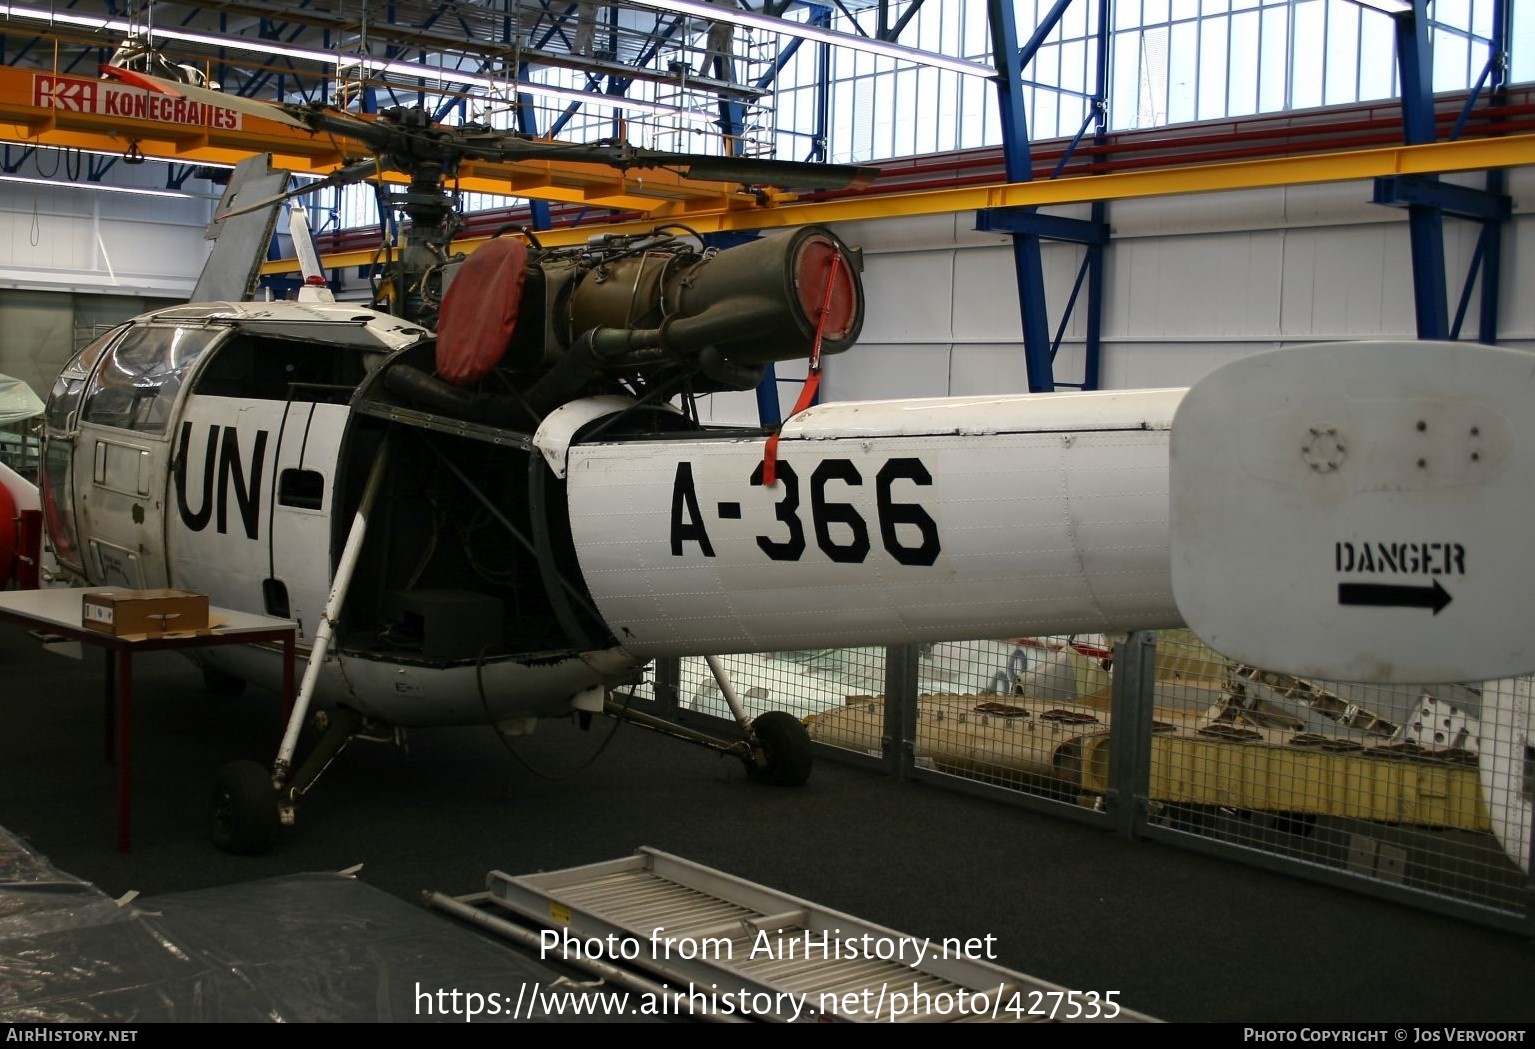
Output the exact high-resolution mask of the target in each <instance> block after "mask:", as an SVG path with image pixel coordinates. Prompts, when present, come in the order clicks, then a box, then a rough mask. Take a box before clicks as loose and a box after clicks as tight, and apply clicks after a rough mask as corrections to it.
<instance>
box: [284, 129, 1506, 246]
mask: <svg viewBox="0 0 1535 1049" xmlns="http://www.w3.org/2000/svg"><path fill="white" fill-rule="evenodd" d="M1532 164H1535V134H1524V135H1508V136H1505V137H1502V138H1480V139H1465V140H1461V141H1456V142H1432V143H1428V144H1425V145H1417V146H1386V147H1380V148H1374V149H1361V150H1349V151H1341V152H1332V153H1306V154H1300V155H1296V156H1287V157H1266V158H1264V159H1261V160H1241V161H1229V162H1222V163H1213V164H1186V165H1176V166H1170V167H1162V168H1148V169H1145V170H1140V171H1121V172H1111V173H1109V174H1105V175H1082V176H1077V177H1072V178H1057V179H1041V180H1038V181H1033V182H1008V183H999V184H996V185H987V186H964V187H955V188H950V189H933V190H922V191H918V192H911V193H882V194H863V195H859V196H850V197H843V198H839V199H836V200H827V201H802V202H798V203H794V202H790V203H780V204H772V203H770V204H768V205H766V206H757V207H742V208H733V209H728V210H727V209H720V210H716V211H712V212H711V211H698V212H695V213H693V214H690V215H688V216H687V218H686V221H687V224H688V226H689V227H691V228H692V229H695V230H697V231H698V232H699V233H718V232H723V231H741V230H760V229H781V228H785V227H794V226H806V225H810V224H812V223H826V224H830V223H838V222H855V221H860V220H865V219H881V218H910V217H915V216H919V215H939V214H950V213H953V212H959V211H977V210H981V209H984V208H1022V207H1043V206H1049V205H1062V204H1082V203H1088V202H1091V201H1095V200H1128V199H1132V198H1138V197H1167V196H1176V195H1180V194H1187V193H1216V192H1221V191H1224V190H1238V189H1261V188H1267V187H1275V186H1295V185H1310V184H1314V183H1323V182H1348V181H1354V180H1359V179H1370V178H1376V177H1379V176H1384V175H1409V174H1417V175H1432V174H1449V173H1453V172H1460V171H1485V170H1490V169H1492V168H1508V167H1523V166H1528V165H1532ZM654 225H655V222H654V221H653V220H641V221H632V222H622V223H610V224H592V225H583V226H574V227H564V228H560V229H553V230H548V231H544V230H540V231H539V233H538V239H539V241H540V242H541V243H542V244H544V245H545V246H546V247H563V246H566V245H571V244H580V243H584V242H585V241H586V240H587V238H589V237H591V236H592V235H594V234H597V233H643V232H646V231H648V230H649V229H651V228H652V227H653V226H654ZM487 239H488V238H485V237H479V238H464V239H462V240H459V241H456V242H455V243H454V247H455V248H458V249H460V250H463V251H466V252H467V251H473V250H474V249H475V248H476V247H478V246H479V245H481V244H483V243H484V242H485V241H486V240H487ZM374 254H375V253H374V251H373V250H372V249H367V250H363V251H348V252H337V253H334V254H330V255H326V256H323V257H322V260H321V261H322V262H323V263H324V265H325V266H327V267H344V266H365V265H368V264H369V263H370V262H371V261H372V260H373V257H374ZM297 269H298V264H297V263H296V262H294V261H293V260H280V261H275V262H269V263H267V264H266V265H265V266H263V267H262V272H263V273H286V272H292V271H294V270H297Z"/></svg>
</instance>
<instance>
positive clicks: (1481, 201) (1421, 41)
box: [1373, 0, 1512, 344]
mask: <svg viewBox="0 0 1535 1049" xmlns="http://www.w3.org/2000/svg"><path fill="white" fill-rule="evenodd" d="M1394 18H1395V20H1396V49H1397V64H1398V69H1399V72H1400V75H1401V82H1402V129H1403V139H1404V141H1405V142H1406V143H1407V144H1408V145H1419V144H1422V143H1427V142H1433V141H1435V139H1436V137H1437V135H1436V128H1435V120H1434V94H1433V84H1432V82H1431V76H1432V68H1433V54H1432V49H1431V42H1430V40H1431V28H1432V27H1431V26H1430V25H1429V23H1428V15H1427V0H1413V7H1412V10H1411V11H1408V12H1404V13H1402V14H1399V15H1396V16H1394ZM1509 19H1510V8H1509V6H1508V4H1507V0H1495V2H1494V4H1493V31H1492V37H1491V40H1490V49H1489V50H1490V54H1489V56H1488V61H1487V65H1486V68H1485V69H1484V70H1483V72H1482V75H1481V76H1480V77H1479V78H1478V80H1477V84H1476V87H1475V89H1474V90H1473V92H1472V96H1471V98H1470V99H1469V100H1468V101H1467V103H1466V105H1465V107H1464V109H1463V110H1462V113H1461V116H1460V118H1459V120H1457V121H1456V124H1455V127H1454V130H1453V131H1452V132H1451V137H1452V138H1454V137H1457V136H1458V135H1459V134H1460V131H1461V129H1462V128H1463V127H1464V126H1465V123H1466V119H1467V117H1468V116H1469V115H1470V112H1471V110H1472V108H1473V106H1474V105H1475V104H1476V102H1477V100H1478V96H1479V95H1480V93H1481V89H1482V87H1483V85H1484V84H1487V85H1490V101H1491V104H1492V105H1493V106H1498V105H1501V104H1502V102H1503V98H1504V92H1503V87H1504V82H1505V77H1506V75H1507V70H1506V68H1505V66H1506V60H1507V51H1506V48H1507V40H1508V26H1509ZM1373 200H1374V203H1376V204H1386V205H1390V206H1393V207H1401V208H1405V209H1406V210H1407V221H1408V235H1409V239H1410V243H1411V249H1412V270H1413V301H1414V306H1415V310H1416V317H1417V328H1418V338H1420V339H1458V338H1460V335H1461V326H1462V322H1463V320H1464V318H1465V314H1466V311H1467V307H1468V305H1469V302H1470V297H1471V290H1472V285H1473V283H1475V282H1476V281H1477V279H1478V277H1480V281H1481V306H1480V310H1479V314H1478V331H1477V340H1478V341H1479V342H1485V343H1489V344H1492V343H1496V342H1497V337H1498V334H1497V333H1498V296H1499V286H1500V282H1501V277H1502V267H1501V265H1500V262H1501V258H1500V256H1501V253H1502V227H1503V224H1504V223H1505V222H1507V221H1508V219H1509V217H1510V216H1511V214H1512V201H1511V200H1510V198H1509V197H1508V194H1507V181H1506V175H1505V174H1504V173H1503V172H1502V171H1490V172H1488V173H1487V177H1486V183H1485V188H1484V189H1472V188H1470V187H1468V186H1458V185H1454V184H1451V183H1443V182H1440V181H1439V179H1438V177H1437V176H1428V175H1416V176H1406V175H1396V176H1388V177H1384V178H1378V179H1376V180H1375V195H1374V198H1373ZM1447 214H1448V215H1450V216H1451V217H1454V218H1460V219H1467V220H1470V221H1474V222H1478V223H1480V224H1481V232H1480V235H1479V237H1478V241H1477V246H1476V250H1475V252H1474V254H1473V257H1472V261H1471V265H1470V267H1469V271H1468V273H1467V275H1466V279H1465V282H1464V284H1463V287H1462V290H1461V294H1460V296H1459V303H1458V305H1457V308H1456V311H1455V316H1454V319H1453V321H1452V320H1451V317H1450V313H1449V305H1448V304H1449V287H1448V280H1447V276H1446V264H1445V252H1444V217H1445V215H1447Z"/></svg>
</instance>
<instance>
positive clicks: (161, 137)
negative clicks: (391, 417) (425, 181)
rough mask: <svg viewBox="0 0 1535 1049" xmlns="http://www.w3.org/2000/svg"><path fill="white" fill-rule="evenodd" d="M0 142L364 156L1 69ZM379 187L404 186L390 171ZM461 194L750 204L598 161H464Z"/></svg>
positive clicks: (697, 184)
mask: <svg viewBox="0 0 1535 1049" xmlns="http://www.w3.org/2000/svg"><path fill="white" fill-rule="evenodd" d="M0 141H6V142H13V143H17V144H21V145H30V146H54V147H59V148H71V149H87V150H92V151H94V152H98V153H107V154H111V153H122V154H126V153H127V152H128V151H129V150H130V149H132V148H135V147H137V149H138V152H139V153H140V154H142V155H143V156H144V157H146V158H147V159H151V160H165V161H171V162H174V163H178V164H231V165H232V164H237V163H239V162H240V161H242V160H244V159H245V158H246V157H249V156H252V155H255V154H258V153H271V154H272V158H273V163H274V164H275V165H276V166H278V167H282V168H287V169H288V170H290V171H292V172H293V173H294V174H296V175H313V176H316V177H320V176H324V175H328V174H330V173H331V171H333V170H334V169H335V168H337V167H339V166H340V165H341V164H342V163H343V162H344V161H345V160H346V159H347V158H349V157H350V158H352V159H357V158H360V157H365V156H367V151H366V149H365V148H364V147H363V146H361V145H360V144H358V143H355V142H352V141H351V140H349V139H346V138H343V137H340V136H336V135H332V134H327V133H318V132H310V131H304V130H302V129H299V128H293V127H288V126H286V125H283V124H279V123H274V122H272V121H269V120H263V119H261V118H259V117H253V116H250V115H249V114H246V113H241V112H237V111H236V110H233V109H223V108H219V107H216V106H212V105H202V104H200V103H197V102H191V101H188V100H185V99H180V98H174V97H171V96H167V95H155V94H153V93H151V92H147V91H143V90H141V89H139V88H135V87H130V86H128V85H125V84H120V83H117V82H115V81H109V80H102V79H98V78H94V77H77V76H70V75H64V74H55V73H50V72H48V71H46V70H37V69H20V68H15V67H10V66H5V67H0ZM383 177H384V179H385V181H389V182H395V183H403V182H406V181H407V179H406V178H405V176H403V175H400V174H397V173H388V172H386V173H385V174H384V176H383ZM457 184H458V187H459V188H460V189H463V190H471V191H476V192H482V193H499V194H504V195H508V196H514V197H529V198H534V199H539V200H552V201H560V202H565V203H571V204H584V205H589V206H592V207H602V208H614V209H617V210H622V211H639V212H643V213H646V214H650V215H655V216H656V217H658V218H659V217H662V216H680V215H689V214H692V213H694V212H697V211H703V212H708V213H715V212H721V211H730V210H732V209H734V208H738V207H755V206H756V205H757V199H756V197H754V196H753V195H752V194H749V193H746V192H743V191H742V189H741V187H740V186H737V185H732V184H729V183H723V182H707V181H701V180H694V179H685V178H683V177H682V176H681V175H678V174H677V173H676V172H672V171H667V170H665V169H660V168H652V169H646V170H645V171H644V172H643V173H636V174H632V175H628V174H624V173H622V172H619V171H616V170H615V169H613V168H611V167H609V166H607V165H605V164H577V163H569V162H564V161H549V160H520V161H515V162H497V163H487V162H484V161H465V162H464V163H463V164H462V165H461V166H460V170H459V174H458V178H457Z"/></svg>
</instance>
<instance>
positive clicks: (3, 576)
mask: <svg viewBox="0 0 1535 1049" xmlns="http://www.w3.org/2000/svg"><path fill="white" fill-rule="evenodd" d="M16 554H17V549H16V500H14V499H12V498H11V493H10V490H9V489H8V488H6V487H5V485H3V484H0V589H3V588H4V587H5V586H7V585H8V584H9V583H10V581H11V580H13V579H15V578H16V569H17V568H18V567H19V565H18V562H17V560H16Z"/></svg>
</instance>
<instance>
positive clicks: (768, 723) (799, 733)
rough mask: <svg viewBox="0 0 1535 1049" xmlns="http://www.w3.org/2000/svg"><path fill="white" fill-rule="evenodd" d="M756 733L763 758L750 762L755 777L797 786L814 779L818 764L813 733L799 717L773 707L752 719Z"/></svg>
mask: <svg viewBox="0 0 1535 1049" xmlns="http://www.w3.org/2000/svg"><path fill="white" fill-rule="evenodd" d="M752 735H754V736H755V737H756V739H757V745H758V747H760V748H761V751H762V757H761V759H760V760H756V759H754V760H752V761H751V762H750V763H748V765H747V772H748V773H749V774H750V775H751V777H752V779H754V780H757V781H758V782H760V783H771V784H773V785H774V786H775V787H797V786H799V785H800V784H801V783H804V782H805V781H806V780H807V779H809V778H810V767H811V765H812V764H813V763H814V758H813V754H812V749H811V746H810V732H809V730H808V729H806V728H805V723H804V722H803V721H801V720H800V719H799V718H797V717H795V716H794V715H793V714H786V713H784V712H783V711H781V710H770V711H768V712H767V713H766V714H762V715H760V716H759V717H757V719H756V720H754V721H753V722H752Z"/></svg>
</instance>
